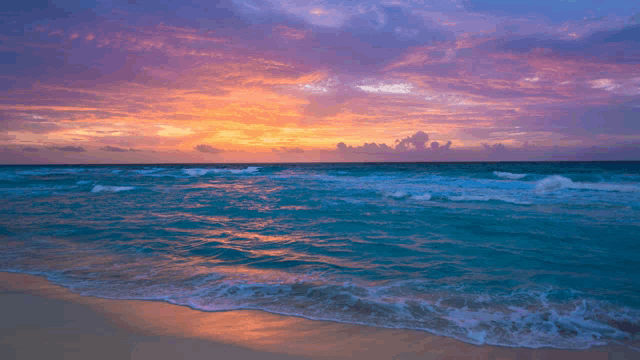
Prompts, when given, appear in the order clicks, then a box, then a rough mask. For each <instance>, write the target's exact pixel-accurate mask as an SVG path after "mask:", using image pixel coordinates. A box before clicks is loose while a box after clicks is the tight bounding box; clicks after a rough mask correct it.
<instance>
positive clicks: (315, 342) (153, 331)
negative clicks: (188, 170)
mask: <svg viewBox="0 0 640 360" xmlns="http://www.w3.org/2000/svg"><path fill="white" fill-rule="evenodd" d="M0 312H1V314H0V332H1V336H0V339H1V340H0V359H7V360H8V359H153V360H162V359H335V358H338V359H341V358H342V359H345V358H354V359H374V360H375V359H478V360H480V359H496V360H497V359H519V360H520V359H549V360H555V359H558V360H569V359H580V360H591V359H593V360H596V359H612V360H618V359H619V360H622V359H625V360H626V359H640V352H638V351H637V350H636V349H634V347H636V348H637V347H638V344H637V341H634V342H633V343H628V344H622V343H621V344H619V345H612V346H606V347H596V348H591V349H589V350H557V349H522V348H505V347H496V346H475V345H470V344H466V343H463V342H460V341H457V340H455V339H450V338H445V337H440V336H434V335H431V334H429V333H426V332H422V331H409V330H396V329H382V328H376V327H369V326H360V325H351V324H341V323H335V322H328V321H314V320H308V319H303V318H298V317H292V316H281V315H275V314H270V313H266V312H262V311H248V310H246V311H245V310H243V311H226V312H203V311H198V310H193V309H191V308H188V307H184V306H177V305H171V304H168V303H165V302H160V301H137V300H107V299H100V298H95V297H90V296H80V295H77V294H74V293H72V292H71V291H69V290H67V289H65V288H62V287H60V286H56V285H54V284H52V283H50V282H49V281H47V280H46V279H44V278H42V277H37V276H31V275H23V274H12V273H0Z"/></svg>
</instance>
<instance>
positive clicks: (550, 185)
mask: <svg viewBox="0 0 640 360" xmlns="http://www.w3.org/2000/svg"><path fill="white" fill-rule="evenodd" d="M535 189H536V191H538V192H551V191H555V190H560V189H581V190H596V191H617V192H636V191H639V190H640V188H638V187H637V186H633V185H619V184H599V183H583V182H574V181H573V180H571V179H569V178H566V177H564V176H560V175H553V176H549V177H546V178H544V179H542V180H540V181H538V182H537V183H536V188H535Z"/></svg>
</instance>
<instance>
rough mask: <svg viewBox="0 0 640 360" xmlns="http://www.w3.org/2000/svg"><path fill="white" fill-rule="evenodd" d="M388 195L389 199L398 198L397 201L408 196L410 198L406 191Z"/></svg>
mask: <svg viewBox="0 0 640 360" xmlns="http://www.w3.org/2000/svg"><path fill="white" fill-rule="evenodd" d="M386 195H387V196H389V197H392V198H396V199H403V198H406V197H407V196H409V195H408V194H407V193H406V192H404V191H394V192H392V193H388V194H386Z"/></svg>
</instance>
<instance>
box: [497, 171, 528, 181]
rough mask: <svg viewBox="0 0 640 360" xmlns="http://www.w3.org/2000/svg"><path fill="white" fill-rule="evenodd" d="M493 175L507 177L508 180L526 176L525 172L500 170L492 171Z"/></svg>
mask: <svg viewBox="0 0 640 360" xmlns="http://www.w3.org/2000/svg"><path fill="white" fill-rule="evenodd" d="M493 175H495V176H497V177H500V178H503V179H509V180H520V179H523V178H525V177H526V176H527V174H513V173H509V172H501V171H494V172H493Z"/></svg>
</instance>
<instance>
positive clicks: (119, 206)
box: [0, 162, 640, 349]
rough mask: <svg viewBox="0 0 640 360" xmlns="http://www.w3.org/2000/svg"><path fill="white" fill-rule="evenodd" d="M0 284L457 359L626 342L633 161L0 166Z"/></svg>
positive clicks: (634, 227) (636, 188)
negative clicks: (396, 344) (392, 341)
mask: <svg viewBox="0 0 640 360" xmlns="http://www.w3.org/2000/svg"><path fill="white" fill-rule="evenodd" d="M0 238H1V239H2V251H1V252H0V271H10V272H21V273H29V274H38V275H44V276H46V277H47V278H48V279H49V280H50V281H52V282H54V283H56V284H59V285H62V286H64V287H66V288H69V289H71V290H72V291H74V292H77V293H80V294H84V295H92V296H98V297H104V298H110V299H150V300H151V299H152V300H162V301H166V302H169V303H173V304H179V305H185V306H189V307H192V308H194V309H200V310H203V311H224V310H234V309H257V310H264V311H268V312H272V313H278V314H284V315H293V316H301V317H305V318H309V319H319V320H329V321H338V322H346V323H356V324H365V325H371V326H377V327H386V328H402V329H416V330H423V331H427V332H429V333H433V334H437V335H443V336H448V337H453V338H456V339H459V340H462V341H465V342H468V343H473V344H492V345H502V346H512V347H531V348H539V347H555V348H567V349H583V348H588V347H591V346H594V345H602V344H606V343H609V342H614V341H621V340H625V339H630V338H631V337H632V336H634V334H635V333H636V332H637V331H638V329H639V328H640V163H639V162H603V163H576V162H567V163H379V164H370V163H367V164H354V163H349V164H245V165H135V166H129V165H112V166H86V165H77V166H2V167H0Z"/></svg>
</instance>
